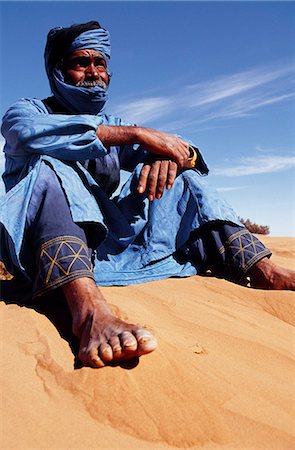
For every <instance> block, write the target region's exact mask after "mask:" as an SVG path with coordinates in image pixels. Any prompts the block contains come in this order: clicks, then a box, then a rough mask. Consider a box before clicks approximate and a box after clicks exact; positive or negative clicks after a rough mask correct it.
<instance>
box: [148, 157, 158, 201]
mask: <svg viewBox="0 0 295 450" xmlns="http://www.w3.org/2000/svg"><path fill="white" fill-rule="evenodd" d="M160 164H161V161H155V162H153V164H152V167H151V170H150V173H149V176H148V181H147V192H148V199H149V200H150V201H152V200H154V198H155V195H156V189H157V183H158V175H159V170H160Z"/></svg>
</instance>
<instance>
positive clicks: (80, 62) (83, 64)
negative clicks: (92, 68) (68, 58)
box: [74, 58, 90, 67]
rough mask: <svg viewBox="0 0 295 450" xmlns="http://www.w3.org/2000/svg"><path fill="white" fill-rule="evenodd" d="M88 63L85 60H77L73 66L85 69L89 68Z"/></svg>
mask: <svg viewBox="0 0 295 450" xmlns="http://www.w3.org/2000/svg"><path fill="white" fill-rule="evenodd" d="M89 64H90V61H89V59H87V58H78V59H76V60H75V61H74V66H77V67H87V66H89Z"/></svg>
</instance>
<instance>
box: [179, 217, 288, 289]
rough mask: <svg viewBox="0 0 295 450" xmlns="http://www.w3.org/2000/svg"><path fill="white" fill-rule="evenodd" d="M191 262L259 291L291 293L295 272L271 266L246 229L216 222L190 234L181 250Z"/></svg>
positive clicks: (266, 253) (268, 252) (253, 237)
mask: <svg viewBox="0 0 295 450" xmlns="http://www.w3.org/2000/svg"><path fill="white" fill-rule="evenodd" d="M185 251H186V253H187V256H188V258H189V259H191V260H192V261H196V262H197V261H203V263H204V267H205V268H208V269H210V270H211V272H212V273H213V274H214V275H216V276H220V277H222V278H225V279H228V280H230V281H233V282H235V283H239V284H243V285H246V284H250V286H251V287H254V288H259V289H277V290H278V289H279V290H281V289H289V290H295V272H294V271H292V270H289V269H285V268H282V267H279V266H277V265H276V264H274V263H273V262H272V261H271V260H270V259H269V258H270V256H271V252H270V250H268V249H267V248H266V247H265V246H264V244H263V243H262V242H261V241H260V240H259V239H258V238H257V237H256V236H254V235H253V234H252V233H250V232H249V231H248V230H247V229H246V228H244V227H241V226H237V225H234V224H230V223H223V222H220V221H216V222H210V223H208V224H206V225H204V226H203V227H201V228H200V229H199V230H198V231H197V232H195V233H193V234H192V236H191V239H190V242H189V243H188V245H187V246H186V249H185Z"/></svg>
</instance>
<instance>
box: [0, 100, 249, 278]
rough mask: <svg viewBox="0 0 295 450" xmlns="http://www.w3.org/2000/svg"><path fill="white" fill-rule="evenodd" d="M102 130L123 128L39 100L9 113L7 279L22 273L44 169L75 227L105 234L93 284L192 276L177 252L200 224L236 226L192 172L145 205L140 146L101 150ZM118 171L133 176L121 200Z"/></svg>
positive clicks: (106, 118)
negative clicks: (54, 110)
mask: <svg viewBox="0 0 295 450" xmlns="http://www.w3.org/2000/svg"><path fill="white" fill-rule="evenodd" d="M101 124H104V125H115V126H120V125H126V123H123V122H122V121H121V119H120V118H117V117H113V116H111V115H106V114H98V115H87V114H80V115H71V114H49V112H48V110H47V108H46V107H45V105H44V103H43V102H42V101H40V100H37V99H21V100H19V101H18V102H16V103H15V104H14V105H12V107H11V108H10V109H9V110H8V111H7V113H6V114H5V116H4V119H3V126H2V134H3V136H4V137H5V139H6V144H5V147H4V152H5V156H6V166H5V173H4V175H3V180H4V183H5V186H6V190H7V193H6V194H5V195H4V196H3V197H2V198H1V199H0V224H1V228H0V232H1V236H2V242H1V246H0V258H1V259H2V260H3V261H4V263H5V265H6V266H7V268H8V269H10V270H11V271H12V272H13V270H14V268H17V269H18V270H20V271H23V272H24V267H23V266H22V263H21V257H20V255H21V249H22V243H23V239H24V233H25V225H26V217H27V213H28V205H29V202H30V198H31V195H32V192H33V190H34V189H35V186H36V183H38V177H42V173H43V172H42V167H44V164H47V165H50V167H51V169H52V170H53V171H54V172H55V173H56V175H57V176H58V180H59V182H60V184H61V186H62V189H63V192H64V193H65V196H66V199H67V202H68V205H69V208H70V212H71V216H72V219H73V221H74V222H75V223H77V224H83V223H92V224H97V227H98V229H99V230H100V232H101V229H102V228H103V229H104V230H105V239H104V240H103V241H102V242H101V243H100V244H99V246H98V248H97V251H96V260H95V266H94V275H95V280H96V283H97V284H98V285H127V284H131V283H141V282H145V281H151V280H158V279H163V278H167V277H171V276H189V275H194V274H197V273H198V272H199V271H200V270H201V268H200V267H198V264H197V263H195V262H194V263H193V262H190V261H185V262H180V261H179V260H178V259H177V258H175V252H177V250H178V249H179V248H182V247H183V246H185V243H186V242H187V241H188V239H189V236H190V234H191V232H192V231H194V230H197V229H198V228H199V227H201V226H202V225H204V224H206V223H208V222H210V221H227V222H231V223H234V224H237V225H241V224H240V221H239V218H238V216H237V215H236V213H235V212H234V211H233V209H232V208H231V207H230V206H229V205H228V203H227V202H226V201H225V200H224V199H222V198H221V197H220V196H219V195H218V193H217V192H216V191H215V190H214V189H212V188H211V187H210V186H209V185H208V184H207V183H206V181H205V180H204V178H203V177H201V176H200V174H199V173H198V171H197V170H195V169H192V170H186V171H183V172H182V173H180V174H179V175H178V177H177V178H176V180H175V183H174V185H173V188H172V189H171V190H165V192H164V195H163V197H162V198H161V199H160V200H154V201H153V202H149V201H148V199H147V198H146V196H145V195H140V194H138V193H137V191H136V188H137V180H138V176H139V173H140V168H141V164H140V163H141V162H142V161H143V160H144V158H145V156H146V154H147V152H146V151H145V150H144V149H142V148H141V147H139V146H138V145H134V146H132V145H130V146H123V147H119V146H113V147H111V148H110V149H106V148H105V147H104V145H103V144H102V142H101V141H100V140H99V139H98V137H97V136H96V133H95V132H96V129H97V127H98V126H99V125H101ZM128 125H129V124H128ZM121 169H124V170H127V171H130V177H129V179H128V180H127V182H126V183H125V185H124V186H123V188H122V189H121V192H120V194H119V196H118V197H116V198H111V195H112V193H113V192H114V191H115V189H116V188H117V186H118V185H119V182H120V170H121ZM90 172H91V173H90Z"/></svg>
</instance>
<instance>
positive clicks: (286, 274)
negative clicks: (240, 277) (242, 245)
mask: <svg viewBox="0 0 295 450" xmlns="http://www.w3.org/2000/svg"><path fill="white" fill-rule="evenodd" d="M248 274H249V276H250V284H251V287H253V288H257V289H274V290H286V289H287V290H290V291H294V290H295V272H294V270H289V269H285V268H284V267H280V266H277V265H276V264H274V263H273V262H272V261H270V260H269V259H268V258H263V259H261V260H260V261H259V262H258V263H257V264H255V266H253V267H252V268H251V270H250V271H249V273H248Z"/></svg>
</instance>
